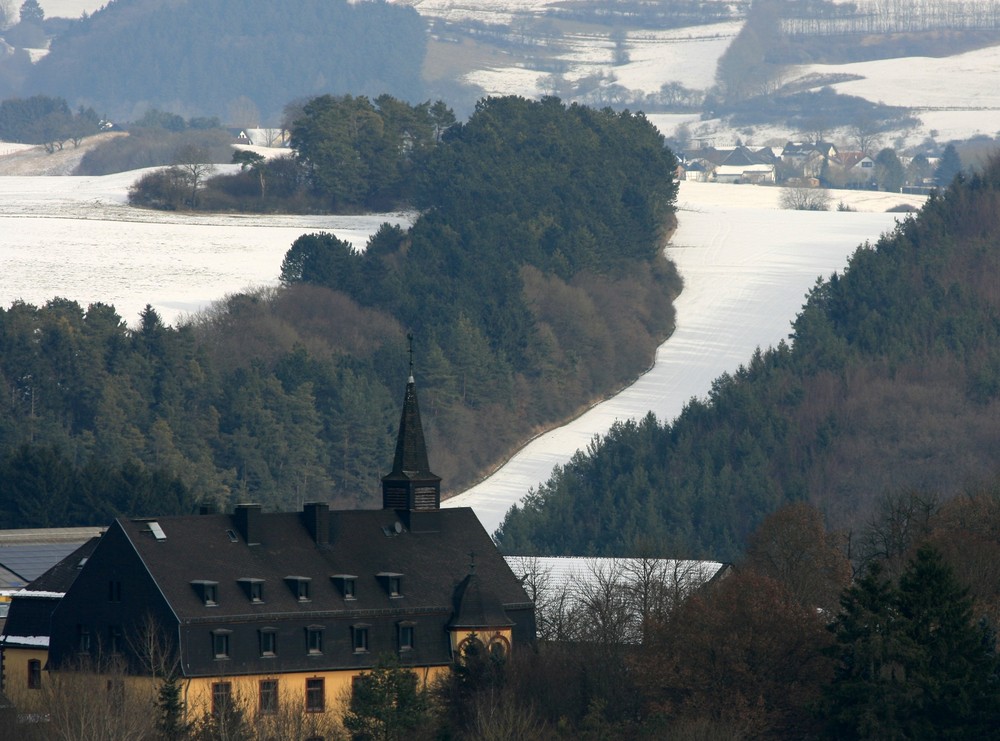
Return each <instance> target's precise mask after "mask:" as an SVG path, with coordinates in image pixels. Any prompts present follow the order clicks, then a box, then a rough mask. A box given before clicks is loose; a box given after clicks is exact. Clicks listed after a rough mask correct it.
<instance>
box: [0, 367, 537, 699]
mask: <svg viewBox="0 0 1000 741" xmlns="http://www.w3.org/2000/svg"><path fill="white" fill-rule="evenodd" d="M382 487H383V497H382V501H383V506H382V509H377V510H351V511H331V510H330V509H329V506H328V505H327V504H326V503H323V502H314V503H309V504H306V505H305V506H304V507H303V510H302V511H301V512H286V513H267V512H263V511H262V510H261V507H260V506H259V505H256V504H242V505H238V506H237V507H236V510H235V512H234V513H232V514H203V515H191V516H183V517H164V518H158V519H154V518H148V519H128V518H119V519H117V520H115V521H114V523H112V524H111V526H110V527H109V528H108V530H107V532H106V533H105V534H104V535H103V536H102V537H101V538H100V540H99V541H96V542H94V543H93V544H92V545H91V544H88V547H89V550H80V551H77V552H75V553H73V554H71V556H70V557H68V558H66V559H64V560H63V561H62V562H60V564H59V566H58V567H57V568H56V569H55V570H54V571H53V572H52V573H50V574H47V577H48V580H47V581H46V579H40V580H39V583H38V588H36V586H35V585H34V584H33V585H31V586H30V587H29V588H28V589H24V590H21V591H19V592H17V593H15V594H14V596H13V600H12V604H11V611H10V617H9V621H8V628H9V631H5V634H4V636H3V638H2V640H3V642H5V643H6V645H7V647H8V648H7V650H5V652H4V654H5V657H4V662H5V666H4V679H5V682H4V690H5V692H6V693H7V695H8V696H9V697H10V698H11V700H12V701H13V702H14V703H15V704H17V705H19V707H25V708H28V709H30V708H31V703H32V700H33V699H37V697H38V696H39V694H40V693H37V692H36V690H38V689H39V688H41V687H42V685H43V684H44V683H45V682H46V681H48V679H47V673H49V672H62V671H66V670H72V669H76V668H79V667H80V666H81V665H83V666H97V667H101V666H105V665H106V664H107V662H108V661H112V660H113V661H115V662H117V663H118V664H119V665H121V666H124V667H125V668H126V669H127V674H128V675H129V676H130V677H134V678H136V679H134V680H131V681H136V682H142V681H146V682H151V681H152V676H153V674H154V673H155V674H158V675H159V676H163V674H164V673H165V672H170V671H173V672H176V673H177V674H178V675H179V677H180V679H181V682H182V684H183V691H182V696H183V697H184V699H185V701H186V708H187V711H188V713H189V714H191V713H201V712H205V711H208V712H214V711H217V710H218V709H219V708H220V707H222V706H223V705H224V704H225V703H227V702H229V701H230V699H231V698H234V697H236V696H239V697H243V698H246V697H250V698H253V699H254V703H255V704H256V708H255V710H256V712H258V713H262V714H267V713H273V712H276V710H277V707H278V704H279V702H280V703H282V705H283V706H284V704H285V703H291V705H290V707H293V708H294V707H297V708H300V709H302V710H304V711H306V712H309V713H329V712H339V710H340V709H341V708H340V707H339V704H340V702H341V700H342V699H343V698H344V697H346V696H347V695H348V694H349V692H350V688H351V686H352V679H353V678H354V677H355V676H357V675H358V674H359V673H360V672H363V671H365V670H368V669H372V668H373V667H375V666H376V664H377V662H378V661H379V659H380V657H386V656H391V657H394V658H395V659H396V660H398V662H399V663H400V664H401V665H402V666H405V667H409V668H411V669H413V670H414V671H415V672H417V674H418V676H419V677H420V679H421V680H423V681H427V680H431V679H433V678H435V677H436V676H438V675H439V674H441V673H442V672H445V671H447V670H448V669H449V667H450V666H451V665H452V663H453V661H454V660H455V658H456V657H458V656H461V655H462V652H463V649H464V648H465V647H466V646H468V645H470V644H475V645H476V646H477V647H479V648H482V649H483V650H485V651H488V652H490V653H493V654H506V653H507V652H509V651H512V650H516V647H517V646H518V645H519V644H527V643H530V642H532V641H534V640H535V633H536V627H535V613H534V605H533V604H532V602H531V600H530V598H529V597H528V595H527V593H526V592H525V590H524V588H523V587H522V584H521V582H520V580H519V579H518V577H516V576H515V575H514V573H513V572H512V571H511V569H510V567H509V566H508V565H507V563H506V562H505V561H504V559H503V557H501V555H500V554H499V552H498V551H497V549H496V547H495V546H494V544H493V542H492V540H491V538H490V536H489V534H488V533H487V532H486V531H485V530H484V529H483V526H482V525H481V524H480V522H479V520H478V519H477V517H476V515H475V514H474V512H473V511H472V510H471V509H469V508H454V509H441V507H440V502H441V479H440V478H439V477H438V476H436V475H434V474H433V473H432V472H431V471H430V468H429V465H428V458H427V450H426V446H425V443H424V436H423V430H422V426H421V421H420V413H419V408H418V405H417V397H416V390H415V385H414V380H413V377H412V375H411V376H410V379H409V381H408V383H407V386H406V394H405V398H404V401H403V410H402V415H401V420H400V426H399V434H398V436H397V442H396V451H395V457H394V461H393V467H392V471H390V473H388V474H387V475H386V476H385V477H384V478H383V480H382ZM46 585H48V587H49V588H48V589H43V588H42V587H45V586H46ZM47 620H49V622H46V621H47ZM151 646H158V647H159V650H158V652H157V655H156V656H155V657H154V656H153V655H152V654H153V652H152V651H150V650H149V649H150V647H151ZM143 678H146V679H145V680H144V679H143ZM109 687H110V683H109ZM279 698H280V700H279Z"/></svg>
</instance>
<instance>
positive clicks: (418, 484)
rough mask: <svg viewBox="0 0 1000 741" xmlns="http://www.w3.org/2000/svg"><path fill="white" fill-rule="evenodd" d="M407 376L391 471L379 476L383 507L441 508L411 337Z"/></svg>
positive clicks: (410, 510)
mask: <svg viewBox="0 0 1000 741" xmlns="http://www.w3.org/2000/svg"><path fill="white" fill-rule="evenodd" d="M408 339H410V342H411V346H410V377H409V379H407V382H406V396H404V397H403V413H402V415H401V416H400V419H399V434H398V435H397V437H396V455H395V457H394V458H393V461H392V471H390V472H389V473H388V474H386V475H385V476H383V477H382V508H383V509H395V510H405V511H409V512H421V511H433V510H438V509H440V508H441V477H440V476H437V475H435V474H433V473H431V469H430V464H428V462H427V445H426V444H425V443H424V429H423V426H422V425H421V423H420V407H419V406H418V405H417V388H416V383H415V382H414V380H413V347H412V341H413V338H412V337H410V338H408Z"/></svg>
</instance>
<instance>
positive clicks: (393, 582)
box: [377, 571, 403, 599]
mask: <svg viewBox="0 0 1000 741" xmlns="http://www.w3.org/2000/svg"><path fill="white" fill-rule="evenodd" d="M377 576H378V578H379V581H381V582H382V586H383V587H385V591H386V592H388V594H389V597H390V598H392V599H396V598H397V597H402V596H403V575H402V574H397V573H395V572H390V571H383V572H381V573H379V574H377Z"/></svg>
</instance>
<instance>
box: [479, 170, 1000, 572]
mask: <svg viewBox="0 0 1000 741" xmlns="http://www.w3.org/2000/svg"><path fill="white" fill-rule="evenodd" d="M998 204H1000V163H998V162H994V163H993V164H992V165H991V166H990V167H989V168H988V169H987V170H986V171H985V172H984V173H983V174H981V175H977V176H975V177H973V178H971V179H969V180H967V181H963V180H962V179H961V178H959V179H958V180H956V181H955V182H954V184H953V185H952V186H951V187H950V188H949V189H948V190H947V191H946V192H945V193H943V194H941V195H937V196H934V197H932V198H931V199H930V200H929V201H928V203H927V204H926V206H925V207H924V209H923V210H922V212H921V213H920V215H919V216H918V217H916V218H907V219H906V220H904V221H902V222H900V223H899V225H898V226H897V227H896V229H895V230H894V231H893V232H891V233H889V234H887V235H885V236H884V237H882V238H881V239H880V240H879V241H878V242H877V243H876V244H874V245H872V244H865V245H862V246H861V247H859V248H858V249H857V250H856V251H855V253H854V255H853V256H852V257H851V259H850V261H849V264H848V266H847V268H846V269H845V270H844V271H843V273H841V274H835V275H833V276H832V277H831V278H830V279H828V280H822V281H818V282H817V284H816V286H815V287H814V288H813V289H812V291H811V292H810V293H809V295H808V298H807V301H806V304H805V306H804V307H803V309H802V311H801V313H800V314H799V316H798V317H797V318H796V319H795V322H794V324H793V335H792V339H793V342H792V343H790V344H789V343H784V342H782V343H780V344H779V345H778V347H775V348H770V349H768V350H766V351H760V350H758V352H756V353H755V354H754V355H753V357H751V358H749V359H748V360H747V362H746V364H745V365H743V366H741V367H740V368H739V369H738V370H737V371H736V372H735V373H733V374H726V375H723V376H722V377H720V378H718V379H716V380H715V381H714V382H713V384H712V390H711V392H710V394H709V395H708V398H707V399H696V400H692V401H691V402H690V403H689V404H688V405H687V406H686V407H685V409H684V410H683V412H682V413H681V415H680V416H679V417H678V418H677V419H676V420H675V421H673V422H668V421H663V422H661V421H658V420H656V419H655V418H654V417H653V416H652V415H649V416H647V417H646V418H644V419H642V420H638V421H629V422H623V423H620V424H617V425H616V426H615V427H614V428H613V429H612V430H611V432H610V433H609V434H608V435H606V436H604V437H603V438H601V439H598V440H595V441H594V442H593V443H592V445H591V446H590V447H589V449H588V450H587V451H585V452H580V453H577V455H576V456H574V458H573V459H572V461H571V462H570V463H569V464H567V465H566V466H564V467H562V468H561V469H559V470H557V471H556V472H555V474H554V475H553V476H552V478H551V479H549V481H548V482H546V483H545V484H544V485H543V486H541V487H539V489H538V490H537V491H535V492H533V493H532V494H531V495H530V496H529V497H527V499H526V500H525V501H524V503H523V506H520V507H515V508H513V509H512V510H511V511H510V512H509V513H508V515H507V517H506V519H505V521H504V523H503V525H502V527H501V529H500V531H499V533H498V539H499V543H500V545H501V547H502V548H504V549H505V550H506V551H507V552H511V553H542V554H547V555H555V554H571V553H572V554H581V553H593V554H597V555H629V554H630V553H631V552H632V551H633V550H634V549H635V548H636V547H637V544H640V543H642V542H657V543H660V544H663V548H664V550H665V551H666V552H669V553H670V554H671V555H674V556H685V557H699V556H704V557H708V558H712V559H721V560H727V559H729V560H732V559H735V558H737V557H738V556H739V554H740V553H741V552H742V550H743V548H744V547H745V544H746V538H747V535H748V533H750V532H751V531H752V530H753V529H754V528H755V527H756V526H757V524H759V523H760V522H761V521H762V519H763V518H764V517H765V516H766V515H767V514H768V513H770V512H773V511H775V510H776V509H777V508H778V507H780V506H782V505H783V504H786V503H789V502H794V501H803V500H804V501H808V502H811V503H813V504H815V505H816V506H818V507H819V508H820V509H821V510H822V511H823V513H824V515H825V516H826V517H827V519H828V521H829V523H830V524H831V526H832V527H835V528H844V529H848V530H856V529H858V528H859V527H860V526H861V525H863V524H864V523H865V521H866V519H867V518H868V517H869V516H870V515H871V513H872V508H873V506H874V504H873V503H874V502H875V501H876V500H877V498H879V497H881V496H883V495H884V494H886V493H894V492H900V491H917V492H926V493H929V494H936V495H939V496H941V497H943V498H947V497H950V496H953V495H955V494H956V493H958V492H960V491H962V490H963V489H964V488H965V487H968V486H973V485H975V484H976V483H977V482H989V481H991V480H993V479H994V478H995V476H996V474H997V466H996V449H995V447H996V446H995V443H996V440H995V432H996V419H997V418H998V415H1000V350H998V348H1000V292H998V290H997V287H998V286H1000V263H998V262H997V252H996V244H997V239H998V234H1000V210H998Z"/></svg>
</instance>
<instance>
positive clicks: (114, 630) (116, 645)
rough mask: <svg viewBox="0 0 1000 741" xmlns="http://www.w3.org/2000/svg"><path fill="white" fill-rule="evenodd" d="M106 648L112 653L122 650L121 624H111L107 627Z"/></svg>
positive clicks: (118, 652)
mask: <svg viewBox="0 0 1000 741" xmlns="http://www.w3.org/2000/svg"><path fill="white" fill-rule="evenodd" d="M108 650H109V651H110V652H111V653H113V654H120V653H121V652H122V626H120V625H112V626H111V627H110V628H108Z"/></svg>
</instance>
